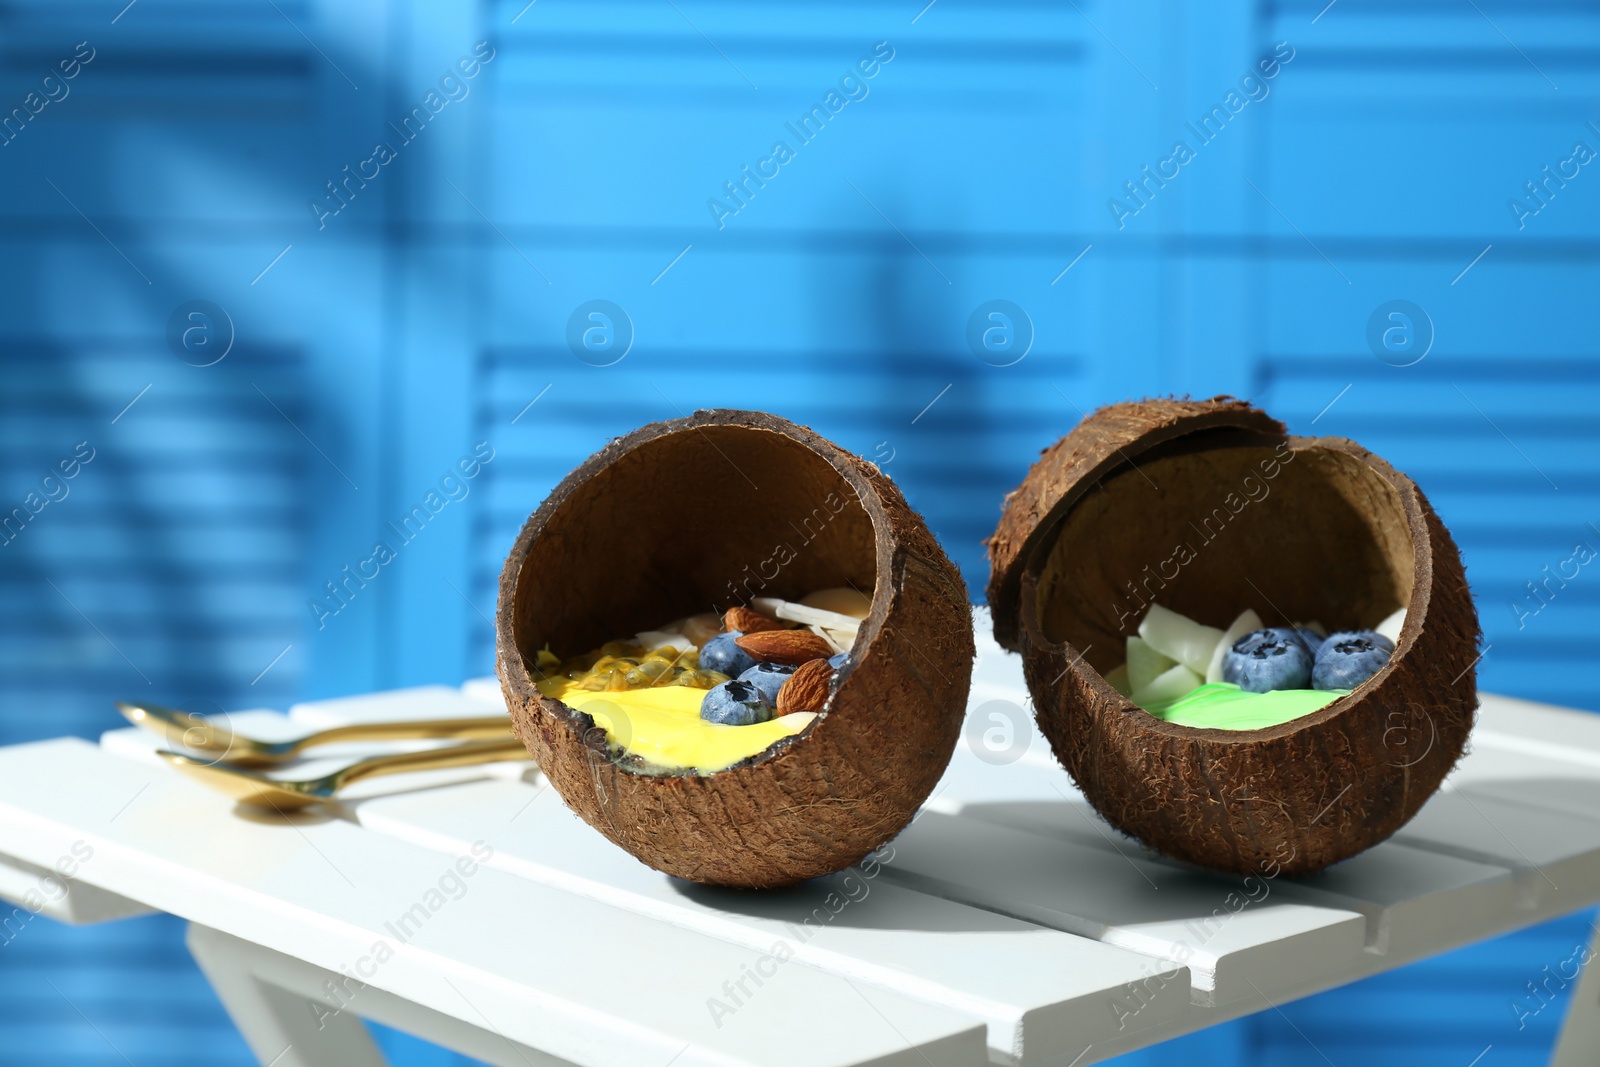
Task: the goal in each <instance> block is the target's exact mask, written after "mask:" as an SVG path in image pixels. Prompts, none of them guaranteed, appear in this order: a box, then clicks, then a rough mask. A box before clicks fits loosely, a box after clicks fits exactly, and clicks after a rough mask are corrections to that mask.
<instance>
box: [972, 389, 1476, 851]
mask: <svg viewBox="0 0 1600 1067" xmlns="http://www.w3.org/2000/svg"><path fill="white" fill-rule="evenodd" d="M988 545H989V558H990V567H991V574H990V582H989V601H990V605H991V608H992V610H993V614H994V629H995V637H996V639H997V640H998V641H1000V643H1001V644H1003V645H1005V646H1006V647H1008V648H1011V649H1013V650H1014V651H1017V652H1020V653H1021V654H1022V657H1023V663H1024V670H1025V673H1026V676H1027V680H1028V687H1029V690H1030V691H1031V692H1032V694H1033V698H1034V703H1035V708H1036V714H1037V716H1038V721H1039V727H1040V729H1041V731H1042V732H1043V733H1044V735H1045V736H1046V737H1047V738H1048V739H1049V740H1050V744H1051V746H1052V748H1053V749H1054V751H1055V753H1056V756H1057V758H1058V759H1059V760H1060V761H1061V763H1062V765H1063V766H1064V767H1065V768H1066V769H1067V771H1068V772H1069V773H1070V774H1071V775H1072V777H1073V778H1074V779H1075V780H1076V781H1077V783H1078V786H1079V787H1080V788H1081V789H1082V790H1083V793H1084V795H1085V796H1086V797H1087V798H1088V800H1089V801H1090V803H1091V804H1093V805H1094V807H1095V808H1096V809H1097V810H1098V811H1099V812H1100V813H1101V814H1102V815H1104V816H1105V817H1106V819H1107V820H1108V821H1110V822H1111V823H1112V824H1113V825H1114V826H1116V827H1118V828H1119V829H1121V830H1122V831H1124V832H1125V833H1128V834H1130V835H1132V836H1133V837H1136V838H1138V839H1139V840H1140V841H1142V842H1144V843H1145V844H1146V845H1148V846H1149V847H1151V848H1153V849H1156V850H1157V851H1159V852H1162V853H1165V854H1166V855H1169V856H1173V857H1175V858H1178V859H1182V860H1185V861H1188V862H1191V863H1195V864H1199V865H1202V866H1205V867H1210V868H1213V869H1216V870H1220V871H1228V872H1232V873H1238V874H1249V873H1263V872H1265V873H1272V874H1276V873H1278V872H1279V871H1282V872H1286V873H1291V874H1295V873H1306V872H1310V871H1315V870H1319V869H1321V868H1323V867H1325V866H1327V865H1328V864H1330V863H1335V862H1337V861H1339V860H1342V859H1345V858H1348V857H1349V856H1352V855H1355V854H1356V853H1358V852H1361V851H1362V850H1364V849H1367V848H1370V847H1371V846H1372V845H1374V844H1377V843H1378V842H1380V841H1382V840H1384V839H1385V838H1387V837H1388V836H1389V835H1391V834H1393V833H1394V832H1395V831H1396V830H1397V829H1399V828H1400V827H1401V826H1402V825H1404V824H1405V823H1406V821H1407V820H1409V819H1410V818H1411V817H1412V816H1413V815H1414V814H1416V812H1417V810H1418V809H1419V808H1420V807H1421V806H1422V805H1423V803H1424V802H1425V801H1427V799H1428V798H1429V797H1430V796H1432V795H1433V793H1434V791H1435V790H1436V789H1438V787H1439V784H1440V782H1442V781H1443V780H1444V777H1445V775H1446V774H1448V773H1449V771H1450V769H1451V768H1452V767H1453V766H1454V765H1455V763H1456V761H1457V760H1458V759H1459V758H1460V756H1461V753H1462V750H1463V747H1464V746H1465V743H1466V739H1467V735H1468V734H1469V733H1470V732H1471V729H1472V723H1473V717H1474V713H1475V711H1476V708H1477V684H1476V677H1475V674H1474V666H1475V663H1476V660H1477V656H1478V652H1477V647H1478V642H1479V639H1480V636H1481V635H1480V631H1479V628H1478V619H1477V612H1476V610H1475V608H1474V606H1473V602H1472V596H1471V593H1470V591H1469V590H1468V588H1467V582H1466V574H1465V572H1464V570H1463V568H1462V564H1461V558H1460V554H1459V553H1458V552H1457V550H1456V546H1455V543H1454V542H1453V541H1452V540H1451V538H1450V534H1449V532H1448V531H1447V530H1446V529H1445V527H1444V525H1443V524H1442V523H1441V522H1440V521H1439V518H1438V516H1437V515H1435V514H1434V511H1433V508H1432V507H1431V506H1429V504H1428V501H1427V499H1426V498H1425V497H1424V496H1423V494H1422V492H1421V490H1419V489H1418V488H1417V486H1416V485H1415V484H1414V483H1413V482H1412V481H1411V480H1410V479H1409V478H1407V477H1406V476H1405V475H1404V474H1401V473H1400V472H1399V471H1396V470H1395V469H1394V468H1393V467H1391V466H1390V465H1389V464H1388V463H1386V462H1384V461H1383V460H1382V459H1380V458H1379V457H1377V456H1375V455H1373V454H1372V453H1371V452H1368V451H1367V450H1366V449H1364V448H1362V447H1361V446H1359V445H1357V444H1355V443H1354V442H1351V441H1347V440H1344V439H1342V438H1333V437H1321V438H1307V437H1294V436H1290V435H1289V434H1288V433H1287V432H1286V430H1285V428H1284V426H1283V425H1282V424H1281V423H1279V422H1278V421H1277V420H1275V419H1272V418H1271V417H1270V416H1268V415H1266V414H1265V413H1264V412H1261V411H1258V410H1256V409H1255V408H1252V407H1251V406H1249V405H1248V404H1246V403H1245V402H1243V401H1239V400H1234V399H1232V398H1229V397H1217V398H1215V399H1212V400H1203V401H1189V400H1145V401H1138V402H1133V403H1124V404H1114V405H1111V406H1110V407H1106V408H1102V409H1101V410H1099V411H1096V412H1094V413H1093V414H1091V415H1090V416H1089V417H1088V418H1086V419H1085V420H1084V421H1083V422H1082V423H1080V424H1079V425H1078V427H1077V428H1076V429H1074V430H1073V431H1072V432H1071V433H1069V434H1068V435H1067V436H1066V437H1064V438H1063V439H1062V440H1061V441H1059V442H1058V443H1057V444H1056V445H1054V446H1052V447H1051V448H1050V449H1047V450H1046V451H1045V452H1044V454H1043V455H1042V457H1041V458H1040V460H1039V462H1038V463H1036V464H1035V465H1034V466H1033V468H1032V470H1030V471H1029V472H1028V476H1027V477H1026V478H1025V479H1024V480H1023V483H1022V485H1021V487H1020V488H1019V489H1018V490H1017V491H1016V492H1014V493H1013V494H1011V496H1010V497H1008V498H1007V506H1006V509H1005V513H1004V515H1003V516H1002V518H1001V520H1000V525H999V527H998V528H997V530H996V531H995V535H994V537H993V538H991V539H990V541H989V542H988ZM1152 601H1153V602H1156V603H1160V604H1161V605H1162V606H1163V607H1167V608H1170V609H1172V610H1174V611H1178V612H1180V613H1182V614H1185V615H1188V616H1190V617H1191V618H1194V619H1196V620H1197V621H1199V622H1203V623H1207V624H1209V625H1212V626H1217V627H1226V626H1228V625H1229V624H1230V623H1231V622H1232V621H1233V619H1234V617H1235V616H1236V615H1237V614H1238V613H1239V612H1240V611H1242V610H1244V609H1245V608H1254V609H1255V610H1256V611H1257V612H1259V613H1260V615H1261V617H1262V619H1263V621H1264V622H1265V624H1266V625H1268V626H1278V625H1289V624H1291V623H1294V622H1302V621H1306V620H1312V619H1316V620H1320V621H1321V622H1322V623H1324V624H1325V625H1327V626H1328V627H1329V628H1330V629H1335V630H1337V629H1357V628H1363V627H1370V626H1373V625H1376V624H1377V622H1378V621H1380V620H1381V619H1383V618H1384V617H1385V616H1387V615H1388V614H1389V613H1390V612H1392V611H1394V610H1395V609H1396V608H1399V607H1406V608H1407V614H1406V622H1405V626H1404V629H1403V630H1402V632H1401V634H1400V640H1399V641H1398V642H1397V645H1396V648H1395V652H1394V654H1393V655H1392V656H1391V658H1390V660H1389V662H1388V664H1387V665H1386V666H1385V667H1384V668H1383V670H1382V671H1380V672H1379V673H1378V674H1377V675H1376V676H1375V677H1373V678H1372V679H1370V680H1369V681H1368V682H1366V683H1364V684H1363V685H1361V686H1360V687H1358V688H1357V689H1356V690H1355V691H1354V692H1352V693H1351V694H1350V695H1348V696H1346V697H1342V698H1340V699H1339V700H1337V701H1335V702H1334V703H1332V704H1330V705H1329V706H1327V707H1326V708H1323V709H1321V710H1320V711H1317V712H1315V713H1313V714H1311V715H1308V716H1305V717H1303V718H1300V719H1297V720H1294V721H1292V722H1288V723H1284V724H1282V725H1280V726H1275V727H1270V728H1268V729H1263V730H1252V731H1235V730H1200V729H1194V728H1191V727H1186V726H1176V725H1171V724H1168V723H1165V722H1163V721H1161V720H1159V719H1157V718H1155V717H1154V716H1152V715H1150V714H1148V713H1147V712H1145V711H1144V710H1143V709H1141V708H1139V707H1137V706H1136V705H1134V704H1133V703H1132V702H1131V701H1129V700H1128V699H1127V698H1126V697H1123V696H1122V695H1121V694H1120V693H1118V692H1117V691H1116V690H1115V689H1113V688H1112V687H1111V686H1110V685H1109V684H1108V683H1107V682H1106V681H1105V678H1104V677H1103V675H1104V674H1105V673H1107V672H1109V671H1110V670H1112V669H1113V668H1115V667H1116V666H1117V665H1119V664H1120V663H1121V662H1122V661H1123V659H1124V647H1125V639H1126V638H1127V637H1128V636H1129V635H1131V634H1133V633H1136V632H1137V629H1138V624H1139V621H1140V620H1141V619H1142V618H1143V616H1144V613H1145V611H1146V610H1147V606H1148V604H1149V603H1150V602H1152Z"/></svg>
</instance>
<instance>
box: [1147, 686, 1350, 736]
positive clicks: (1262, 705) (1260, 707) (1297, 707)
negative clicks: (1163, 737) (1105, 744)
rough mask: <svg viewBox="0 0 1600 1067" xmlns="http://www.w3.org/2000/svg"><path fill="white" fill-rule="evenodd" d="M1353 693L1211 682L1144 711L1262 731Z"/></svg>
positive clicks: (1208, 725) (1212, 726)
mask: <svg viewBox="0 0 1600 1067" xmlns="http://www.w3.org/2000/svg"><path fill="white" fill-rule="evenodd" d="M1349 692H1350V690H1348V689H1274V690H1273V691H1272V692H1270V693H1246V692H1245V691H1244V690H1242V689H1240V688H1239V687H1238V686H1236V685H1233V684H1231V683H1229V682H1211V683H1209V684H1207V685H1202V686H1200V687H1199V688H1197V689H1191V690H1190V691H1189V692H1187V693H1185V694H1184V695H1183V696H1181V697H1178V698H1177V699H1176V700H1161V701H1152V702H1151V705H1150V706H1149V707H1147V708H1145V709H1144V710H1146V711H1148V712H1149V713H1150V714H1152V715H1154V716H1155V717H1156V718H1158V719H1163V720H1165V721H1166V722H1170V723H1176V724H1177V725H1179V726H1193V727H1196V728H1197V729H1201V730H1260V729H1264V728H1265V727H1268V726H1278V725H1281V724H1282V723H1286V722H1292V721H1293V720H1295V719H1298V718H1300V717H1302V716H1304V715H1310V714H1311V713H1312V712H1313V711H1318V710H1320V709H1322V708H1325V707H1327V706H1328V705H1329V704H1332V703H1333V702H1334V701H1335V700H1338V699H1339V698H1340V697H1342V696H1344V695H1345V694H1347V693H1349Z"/></svg>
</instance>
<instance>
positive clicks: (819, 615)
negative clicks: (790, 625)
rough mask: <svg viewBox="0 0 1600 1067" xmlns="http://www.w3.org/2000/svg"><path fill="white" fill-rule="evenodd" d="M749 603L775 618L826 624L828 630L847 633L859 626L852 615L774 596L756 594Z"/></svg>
mask: <svg viewBox="0 0 1600 1067" xmlns="http://www.w3.org/2000/svg"><path fill="white" fill-rule="evenodd" d="M750 603H751V604H752V605H753V606H754V607H755V609H756V610H757V611H759V612H762V613H764V614H766V615H771V616H772V617H773V618H775V619H787V620H788V621H789V622H803V623H805V624H806V625H807V626H826V627H827V628H828V629H830V630H839V631H842V632H844V633H849V634H854V633H855V632H856V630H857V629H858V628H859V627H860V626H861V620H860V619H857V618H855V617H854V616H851V615H841V614H840V613H839V612H837V611H828V610H826V609H824V608H812V607H807V606H806V605H804V604H797V603H795V602H794V601H793V600H780V599H779V598H777V597H775V596H758V597H755V598H753V599H752V600H751V601H750Z"/></svg>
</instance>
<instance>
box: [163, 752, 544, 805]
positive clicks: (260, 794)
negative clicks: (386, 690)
mask: <svg viewBox="0 0 1600 1067" xmlns="http://www.w3.org/2000/svg"><path fill="white" fill-rule="evenodd" d="M156 755H158V756H160V757H162V758H163V759H165V760H166V761H167V762H168V763H170V764H172V765H173V766H174V767H176V768H178V769H179V770H180V771H182V772H184V773H185V774H187V775H189V777H191V778H194V779H196V780H198V781H200V782H203V783H204V784H206V785H208V786H210V787H211V788H212V789H215V790H216V791H217V792H219V793H226V794H227V795H228V796H231V797H233V798H234V799H235V800H237V801H238V802H239V803H241V804H251V805H255V806H257V807H263V808H276V809H277V810H279V811H296V810H298V809H300V808H306V807H310V806H311V805H312V804H317V803H320V802H321V801H324V800H331V799H333V796H334V794H335V793H337V792H338V791H339V790H341V789H343V788H344V787H345V786H347V785H349V784H351V783H352V782H358V781H361V780H362V779H364V778H375V777H377V776H378V775H382V774H400V773H402V772H404V771H428V770H436V769H439V768H442V767H470V766H473V765H475V764H479V763H498V762H501V761H504V760H524V759H527V758H528V750H527V749H526V748H524V747H523V745H522V742H521V741H518V740H517V739H516V738H514V737H508V738H506V740H504V741H472V742H468V743H467V744H464V745H451V746H450V747H448V748H433V749H428V750H427V751H424V752H404V753H401V754H399V755H396V756H374V757H373V758H371V759H364V760H361V761H360V762H359V763H352V764H350V766H348V767H345V768H343V769H341V770H337V771H334V772H333V773H332V774H328V775H324V776H323V777H321V778H310V779H307V780H305V781H299V782H290V781H284V780H282V779H278V778H268V777H267V776H266V775H264V774H257V773H256V772H254V771H246V770H240V769H238V768H236V767H224V766H221V765H219V764H211V763H202V762H200V761H198V760H195V759H191V758H190V757H188V756H184V755H180V754H179V753H177V752H168V751H167V750H165V749H162V750H160V751H158V752H157V753H156Z"/></svg>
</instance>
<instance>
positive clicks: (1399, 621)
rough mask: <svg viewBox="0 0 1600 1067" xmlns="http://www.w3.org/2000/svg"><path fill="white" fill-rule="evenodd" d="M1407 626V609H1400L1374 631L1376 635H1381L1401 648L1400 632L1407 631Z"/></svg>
mask: <svg viewBox="0 0 1600 1067" xmlns="http://www.w3.org/2000/svg"><path fill="white" fill-rule="evenodd" d="M1405 625H1406V609H1405V608H1400V609H1399V610H1398V611H1396V612H1394V614H1392V615H1390V616H1389V617H1388V618H1386V619H1384V620H1383V621H1382V622H1380V623H1379V624H1378V625H1376V626H1374V627H1373V628H1372V629H1373V632H1374V633H1380V634H1382V635H1383V636H1385V637H1387V638H1388V639H1389V640H1391V641H1393V642H1394V644H1395V647H1396V648H1398V647H1399V646H1400V631H1401V630H1403V629H1405Z"/></svg>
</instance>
